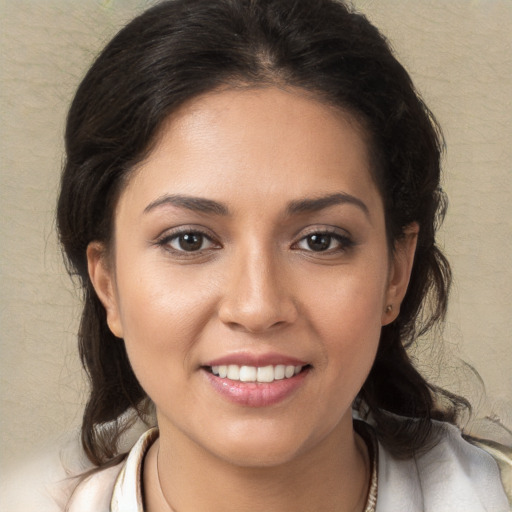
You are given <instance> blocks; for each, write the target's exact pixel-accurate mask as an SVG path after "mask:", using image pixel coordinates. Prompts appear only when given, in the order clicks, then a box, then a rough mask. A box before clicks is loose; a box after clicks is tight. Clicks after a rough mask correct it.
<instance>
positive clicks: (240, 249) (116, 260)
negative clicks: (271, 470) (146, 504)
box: [88, 88, 414, 465]
mask: <svg viewBox="0 0 512 512" xmlns="http://www.w3.org/2000/svg"><path fill="white" fill-rule="evenodd" d="M100 249H101V248H100V247H99V246H98V244H91V246H90V247H89V251H88V257H89V268H90V274H91V278H92V280H93V283H94V285H95V287H96V290H97V291H98V294H99V296H100V298H101V300H102V302H103V303H104V305H105V307H106V310H107V317H108V322H109V326H110V328H111V329H112V331H113V332H114V334H116V335H117V336H118V337H121V338H124V342H125V344H126V348H127V351H128V355H129V358H130V361H131V364H132V366H133V370H134V372H135V374H136V375H137V378H138V379H139V381H140V383H141V385H142V386H143V388H144V389H145V390H146V392H147V393H148V395H149V396H150V398H151V399H152V400H153V401H154V403H155V405H156V408H157V416H158V422H159V426H160V431H161V439H162V440H164V439H166V438H169V439H174V440H175V442H176V443H178V442H181V443H183V444H186V443H188V445H190V446H195V447H200V448H201V449H203V450H205V453H209V454H211V455H213V456H215V457H219V458H222V459H224V460H227V461H230V462H233V463H236V464H242V465H251V464H254V465H258V464H259V465H271V464H279V463H283V462H285V461H289V460H292V459H293V458H294V457H298V456H300V455H301V454H304V453H306V452H308V451H312V450H315V449H320V447H322V446H323V445H325V444H326V443H327V442H328V440H329V439H331V438H332V437H333V436H338V437H339V436H343V435H345V434H346V435H347V436H349V434H350V433H351V428H352V426H351V403H352V401H353V400H354V398H355V396H356V395H357V393H358V392H359V390H360V388H361V386H362V385H363V383H364V381H365V379H366V377H367V375H368V373H369V371H370V368H371V365H372V362H373V360H374V357H375V353H376V350H377V346H378V341H379V335H380V330H381V326H382V325H383V324H385V323H388V322H390V321H392V320H393V318H394V316H393V315H395V314H396V313H397V309H398V307H397V306H398V303H399V301H400V300H401V298H402V297H403V294H404V293H405V288H406V285H407V280H408V276H409V272H410V264H411V260H412V253H413V251H414V247H413V244H412V243H411V244H409V245H408V246H407V247H406V248H405V249H404V250H401V249H400V250H397V255H398V256H397V257H395V258H393V259H390V254H391V253H390V251H389V250H388V246H387V243H386V230H385V221H384V212H383V203H382V198H381V197H380V194H379V192H378V190H377V188H376V185H375V183H374V181H373V180H372V177H371V174H370V170H369V163H368V156H367V148H366V145H365V139H364V137H363V135H362V132H361V130H360V129H359V126H358V125H357V123H356V122H355V121H354V120H353V119H351V118H350V117H349V116H348V115H346V114H343V113H341V112H340V111H338V110H335V109H333V108H332V107H329V106H326V105H324V104H322V103H320V102H318V101H316V100H315V99H313V98H311V97H309V96H307V95H306V93H304V92H300V91H297V90H280V89H277V88H266V89H258V90H255V89H246V90H224V91H220V92H214V93H210V94H207V95H204V96H202V97H199V98H198V99H196V100H194V101H193V102H191V103H189V104H188V105H186V106H185V107H183V108H182V109H181V110H180V111H179V112H177V113H176V114H174V115H173V116H172V118H171V119H169V120H168V123H167V125H166V126H164V128H163V130H162V133H161V137H160V138H159V139H158V141H157V144H156V146H155V148H154V149H153V151H152V153H151V154H150V156H149V157H148V158H147V159H146V160H145V161H144V162H143V163H142V164H141V165H140V166H139V168H138V169H136V170H135V171H134V173H133V174H132V177H131V178H130V180H129V182H128V184H127V186H126V188H125V190H124V191H123V193H122V195H121V197H120V199H119V202H118V205H117V209H116V213H115V241H114V246H113V249H112V254H111V255H110V263H109V264H108V265H107V264H106V262H105V260H104V258H103V257H102V256H101V251H100ZM388 304H394V305H395V307H394V309H393V311H392V312H391V313H390V312H389V311H386V306H387V305H388ZM119 343H122V341H119ZM162 442H163V441H162Z"/></svg>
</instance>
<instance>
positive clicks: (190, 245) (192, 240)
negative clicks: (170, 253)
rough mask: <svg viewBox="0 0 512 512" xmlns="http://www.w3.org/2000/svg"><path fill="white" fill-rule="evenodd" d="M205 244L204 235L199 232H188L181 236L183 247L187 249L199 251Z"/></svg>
mask: <svg viewBox="0 0 512 512" xmlns="http://www.w3.org/2000/svg"><path fill="white" fill-rule="evenodd" d="M202 244H203V235H201V234H199V233H187V234H186V235H181V236H180V245H181V248H182V249H184V250H185V251H197V250H199V249H201V245H202Z"/></svg>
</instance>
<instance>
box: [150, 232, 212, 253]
mask: <svg viewBox="0 0 512 512" xmlns="http://www.w3.org/2000/svg"><path fill="white" fill-rule="evenodd" d="M159 245H162V246H167V247H170V248H171V249H173V250H174V251H179V252H198V251H203V250H205V249H210V248H212V247H214V246H215V244H214V242H213V241H212V240H211V239H210V238H209V237H208V236H207V235H205V234H204V233H201V232H200V231H184V232H181V233H175V234H172V235H169V236H166V237H165V238H163V239H162V240H160V242H159Z"/></svg>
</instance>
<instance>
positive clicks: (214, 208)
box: [144, 194, 229, 216]
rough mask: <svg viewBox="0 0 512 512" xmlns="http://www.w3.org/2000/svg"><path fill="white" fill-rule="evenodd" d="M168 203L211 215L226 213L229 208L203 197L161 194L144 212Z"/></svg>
mask: <svg viewBox="0 0 512 512" xmlns="http://www.w3.org/2000/svg"><path fill="white" fill-rule="evenodd" d="M167 204H170V205H172V206H178V207H180V208H186V209H187V210H192V211H195V212H200V213H209V214H213V215H223V216H224V215H228V214H229V210H228V208H227V207H226V206H224V205H223V204H222V203H218V202H217V201H212V200H211V199H204V198H202V197H193V196H183V195H167V194H166V195H163V196H161V197H159V198H158V199H155V200H154V201H153V202H151V203H149V204H148V205H147V206H146V208H144V213H148V212H150V211H151V210H154V209H155V208H158V207H159V206H163V205H167Z"/></svg>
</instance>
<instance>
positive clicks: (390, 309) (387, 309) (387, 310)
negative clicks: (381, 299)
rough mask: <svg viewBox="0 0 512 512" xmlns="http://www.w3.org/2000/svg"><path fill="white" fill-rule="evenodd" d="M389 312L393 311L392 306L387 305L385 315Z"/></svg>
mask: <svg viewBox="0 0 512 512" xmlns="http://www.w3.org/2000/svg"><path fill="white" fill-rule="evenodd" d="M391 311H393V304H388V305H387V306H386V313H388V314H389V313H391Z"/></svg>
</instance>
